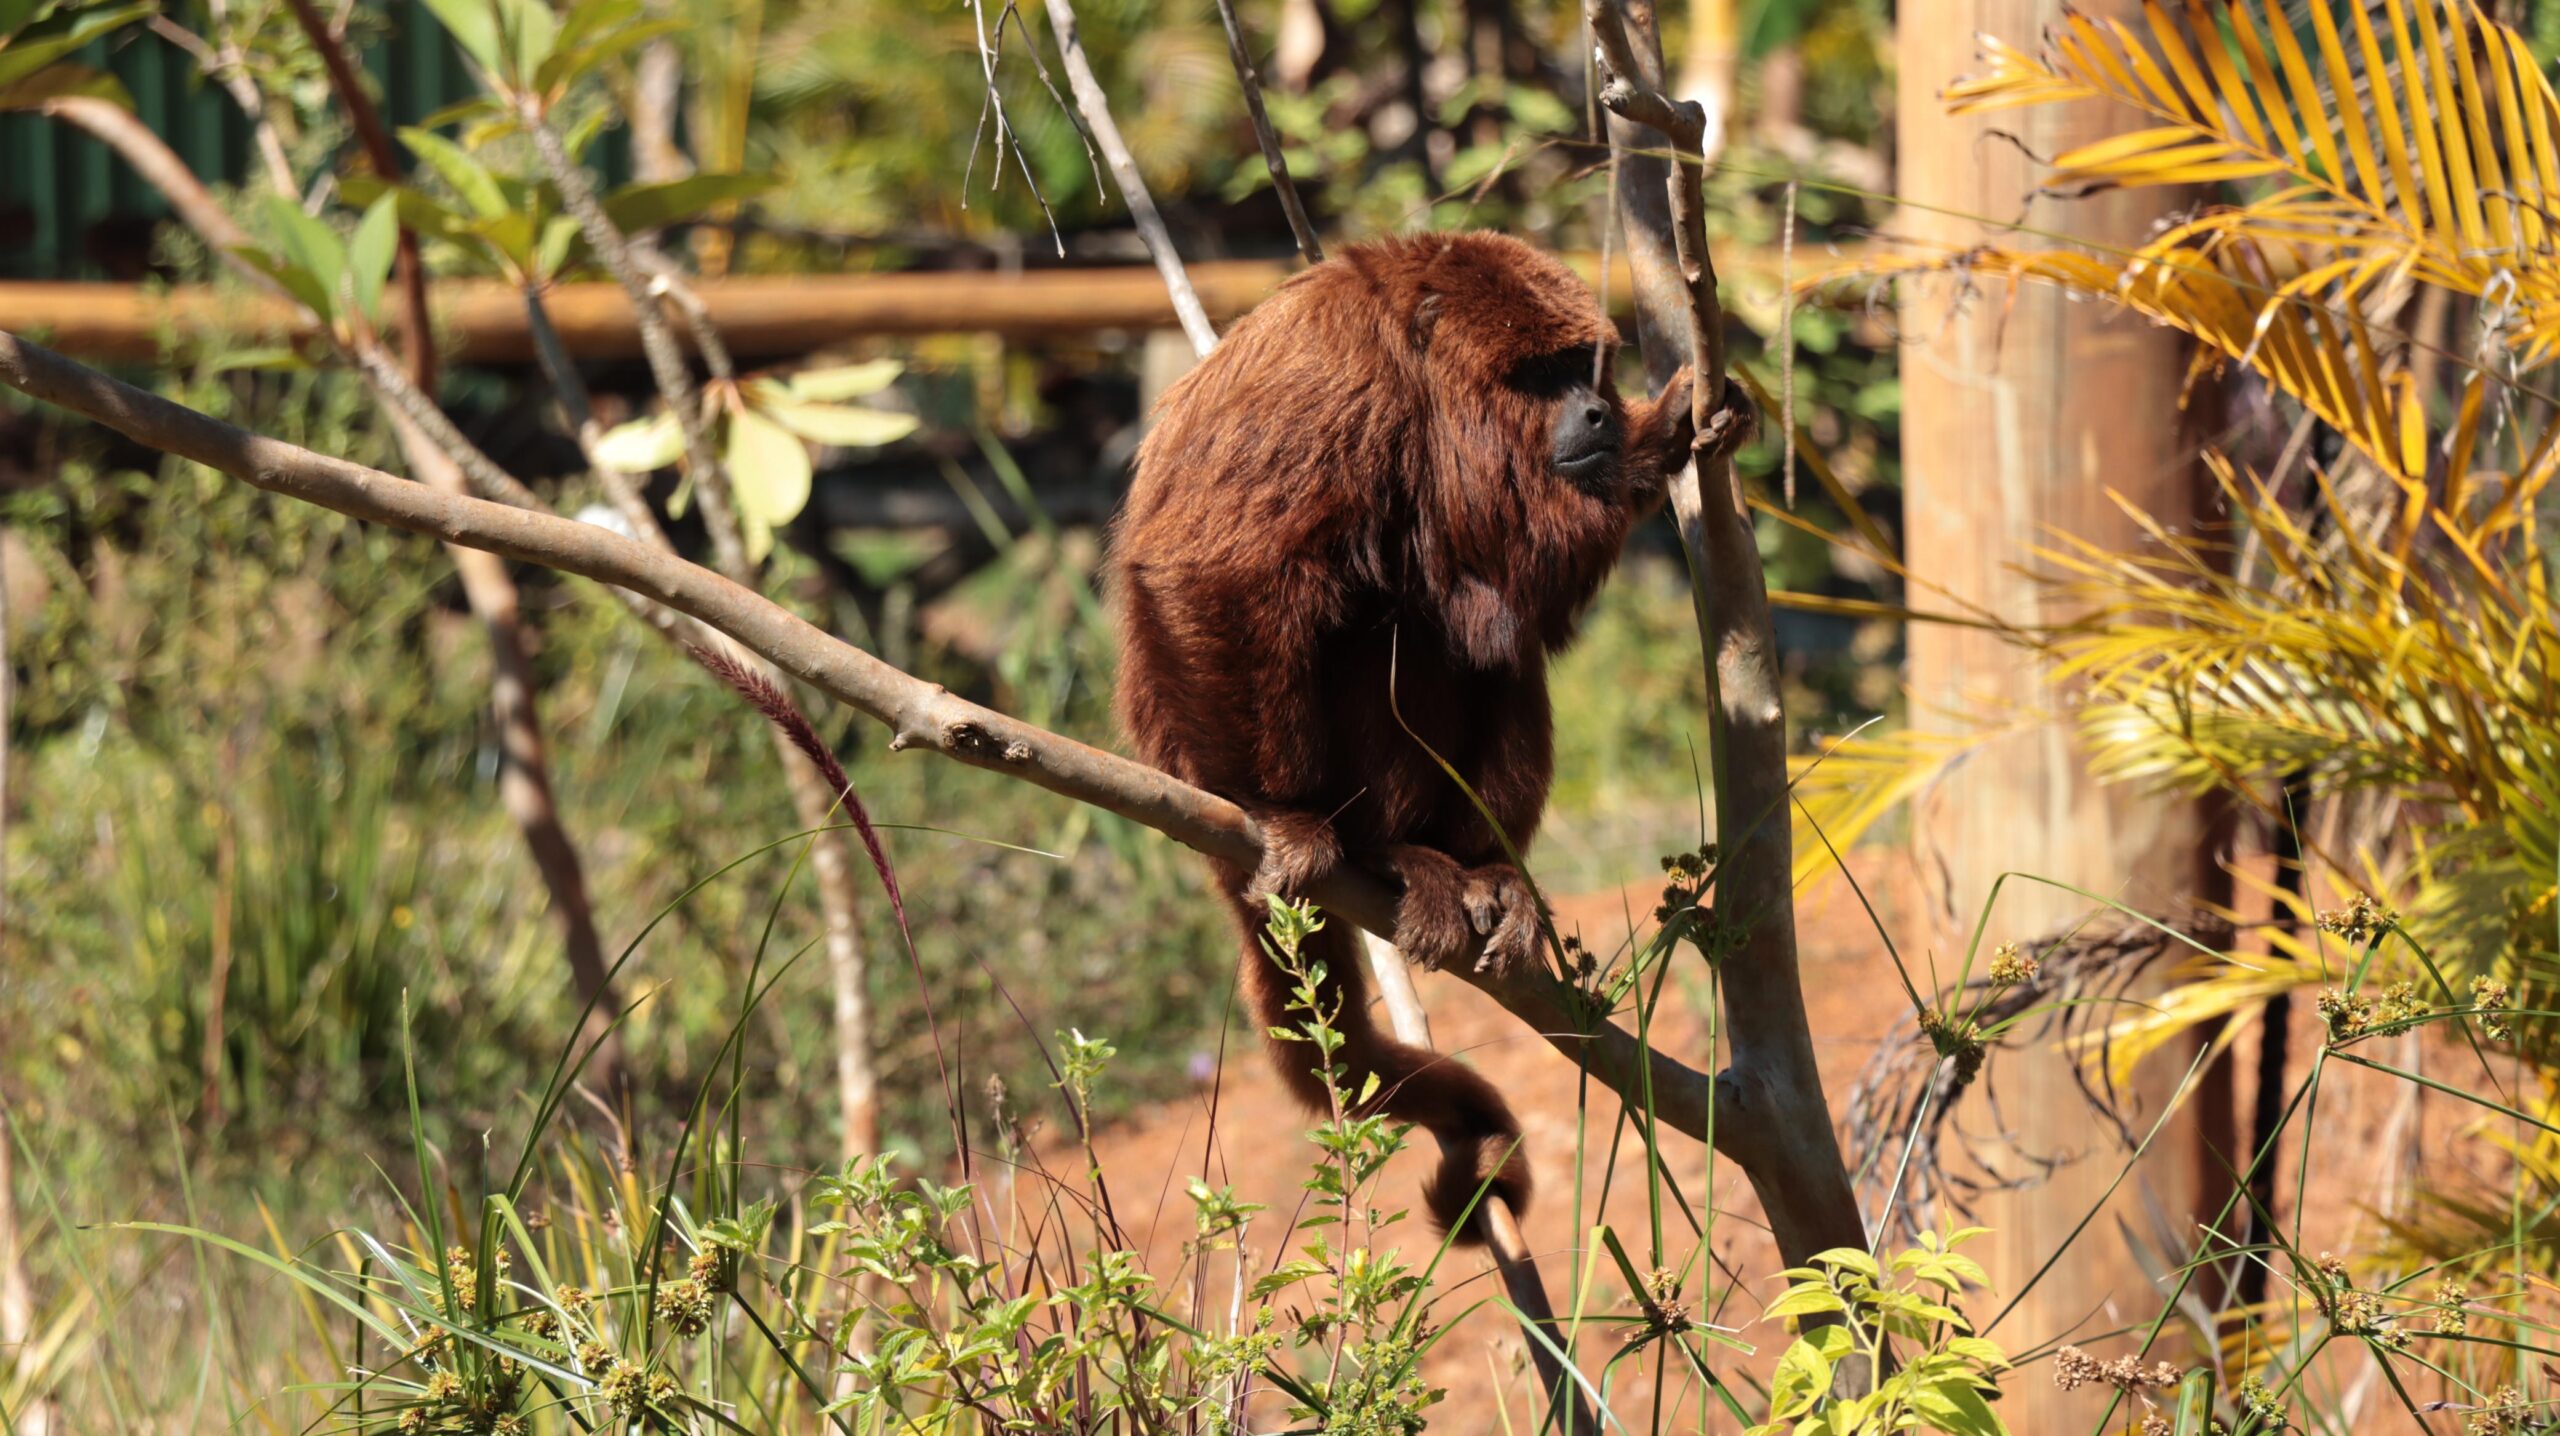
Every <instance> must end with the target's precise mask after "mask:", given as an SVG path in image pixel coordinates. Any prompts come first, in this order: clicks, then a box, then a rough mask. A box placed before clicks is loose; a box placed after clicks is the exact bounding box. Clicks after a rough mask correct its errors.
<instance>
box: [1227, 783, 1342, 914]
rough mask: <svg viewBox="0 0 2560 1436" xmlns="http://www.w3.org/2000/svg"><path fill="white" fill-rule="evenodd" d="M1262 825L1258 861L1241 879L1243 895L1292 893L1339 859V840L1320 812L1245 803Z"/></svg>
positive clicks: (1255, 898) (1260, 897) (1301, 890)
mask: <svg viewBox="0 0 2560 1436" xmlns="http://www.w3.org/2000/svg"><path fill="white" fill-rule="evenodd" d="M1244 808H1245V812H1246V813H1247V814H1248V815H1250V816H1251V817H1252V819H1253V824H1254V826H1255V827H1257V828H1260V829H1262V864H1261V866H1259V867H1257V868H1255V869H1254V870H1253V876H1252V877H1251V878H1249V879H1247V880H1246V882H1245V888H1244V891H1245V896H1246V897H1248V898H1250V899H1252V900H1253V901H1254V902H1255V903H1256V904H1259V903H1260V902H1261V901H1262V900H1263V899H1264V898H1267V897H1271V896H1274V895H1277V896H1280V897H1296V896H1298V895H1299V894H1301V893H1304V892H1305V891H1306V890H1307V889H1308V887H1310V886H1311V885H1313V884H1314V883H1315V882H1316V880H1317V879H1319V878H1322V877H1323V876H1324V875H1325V874H1326V873H1329V872H1331V871H1333V870H1334V869H1335V868H1336V867H1338V866H1340V865H1341V863H1342V840H1341V839H1340V838H1337V837H1335V836H1334V831H1333V824H1332V823H1330V822H1328V821H1326V820H1325V817H1324V815H1323V814H1321V813H1310V812H1306V811H1304V810H1302V809H1298V808H1270V807H1263V806H1260V805H1258V804H1253V803H1247V804H1245V805H1244Z"/></svg>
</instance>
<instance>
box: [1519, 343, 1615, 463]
mask: <svg viewBox="0 0 2560 1436" xmlns="http://www.w3.org/2000/svg"><path fill="white" fill-rule="evenodd" d="M1606 363H1607V358H1606V355H1605V351H1602V350H1597V349H1594V348H1592V347H1590V346H1587V345H1586V346H1578V347H1575V348H1570V349H1566V350H1564V351H1562V352H1560V353H1557V354H1552V355H1548V356H1545V357H1543V358H1540V359H1536V360H1533V361H1531V362H1530V363H1528V364H1525V365H1522V366H1520V369H1519V371H1518V372H1515V373H1514V374H1512V375H1511V376H1510V383H1511V386H1512V387H1514V388H1517V389H1519V390H1521V391H1522V392H1523V393H1524V394H1526V395H1527V396H1528V397H1530V398H1531V399H1533V400H1534V401H1535V402H1536V403H1537V404H1538V405H1539V406H1540V407H1541V408H1542V409H1544V410H1545V411H1546V413H1547V414H1548V415H1549V418H1548V424H1547V427H1548V437H1547V452H1548V457H1549V462H1550V463H1551V464H1552V465H1553V466H1554V468H1555V471H1556V474H1557V475H1558V476H1559V477H1561V478H1563V479H1564V480H1565V481H1566V482H1568V483H1571V484H1572V485H1573V486H1574V487H1576V488H1578V489H1580V490H1582V491H1583V492H1584V493H1587V494H1589V495H1591V496H1592V497H1594V498H1600V499H1616V498H1619V497H1621V496H1622V493H1623V490H1624V488H1625V486H1626V463H1625V460H1626V447H1627V423H1626V414H1625V410H1624V406H1623V405H1622V404H1620V403H1619V401H1618V395H1617V391H1616V390H1615V389H1614V388H1613V387H1611V386H1610V384H1609V382H1608V373H1607V370H1606V368H1605V367H1604V366H1605V365H1606Z"/></svg>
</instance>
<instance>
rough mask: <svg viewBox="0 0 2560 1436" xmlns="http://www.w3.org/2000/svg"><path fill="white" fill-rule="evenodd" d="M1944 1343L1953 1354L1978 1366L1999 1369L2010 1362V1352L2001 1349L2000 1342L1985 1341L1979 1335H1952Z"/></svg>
mask: <svg viewBox="0 0 2560 1436" xmlns="http://www.w3.org/2000/svg"><path fill="white" fill-rule="evenodd" d="M1942 1344H1943V1345H1944V1346H1945V1347H1946V1349H1947V1351H1948V1352H1950V1353H1951V1354H1953V1355H1956V1356H1961V1357H1963V1358H1964V1359H1965V1360H1967V1361H1970V1362H1972V1363H1974V1364H1975V1365H1977V1366H1986V1367H1991V1368H1994V1369H1997V1368H2000V1367H2004V1366H2007V1365H2008V1364H2009V1353H2007V1352H2006V1351H2003V1350H2001V1349H2000V1345H1999V1343H1998V1342H1994V1341H1985V1340H1983V1339H1982V1338H1981V1337H1979V1336H1950V1337H1948V1338H1947V1339H1946V1341H1945V1342H1944V1343H1942Z"/></svg>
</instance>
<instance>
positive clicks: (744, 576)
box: [518, 98, 754, 587]
mask: <svg viewBox="0 0 2560 1436" xmlns="http://www.w3.org/2000/svg"><path fill="white" fill-rule="evenodd" d="M518 116H519V118H520V119H522V120H523V122H524V127H525V130H526V132H527V133H529V134H530V135H532V137H533V150H534V153H535V154H536V155H537V156H539V157H540V159H541V161H542V169H543V172H544V173H545V174H547V175H549V176H550V177H551V183H552V184H553V185H554V186H555V187H556V188H558V189H559V191H560V202H561V204H562V205H563V206H565V207H566V208H567V209H568V211H569V217H570V218H572V219H574V220H576V221H577V222H578V231H579V233H581V234H583V235H585V236H586V240H587V247H588V248H589V249H592V250H594V251H595V255H596V258H597V259H598V260H600V261H602V262H603V264H604V267H605V272H606V273H608V274H611V275H612V276H613V278H614V282H615V283H617V284H620V285H621V286H622V292H623V294H624V295H625V296H626V297H628V298H629V300H630V301H631V319H632V323H634V324H635V325H637V326H638V327H639V330H640V352H641V353H642V354H643V355H644V356H646V357H647V359H648V361H649V376H650V378H651V379H652V380H654V381H655V382H656V384H657V386H658V396H659V398H660V399H661V400H663V401H664V402H665V403H666V406H667V409H668V411H669V412H671V413H673V414H674V415H675V418H676V424H677V426H678V428H679V430H680V431H681V432H682V433H683V435H684V457H685V466H686V468H687V469H688V470H689V471H690V472H691V473H692V474H693V482H694V486H695V489H696V492H697V494H698V495H699V497H700V500H701V503H702V517H703V526H704V527H705V528H706V529H708V530H709V531H710V533H711V551H712V553H713V555H714V556H715V557H716V558H717V559H718V560H719V566H720V571H721V572H722V573H724V574H727V575H728V576H729V577H730V578H731V579H732V580H733V581H736V582H740V583H746V584H748V586H749V587H753V586H754V585H753V584H752V582H750V580H751V578H752V567H753V566H752V565H750V564H749V563H748V562H747V546H746V541H745V539H744V537H743V536H742V531H741V529H740V528H739V525H738V513H737V508H736V506H735V505H734V504H732V503H731V501H730V488H729V470H728V468H727V467H726V466H724V465H723V464H722V463H721V461H720V455H719V453H718V451H717V450H715V449H713V448H712V447H711V429H710V425H709V424H708V423H707V422H705V416H704V414H703V411H702V402H701V397H700V394H699V393H698V391H696V389H695V388H694V384H693V372H692V370H691V369H690V368H689V367H688V366H687V365H686V363H685V358H684V351H683V350H682V349H680V348H678V347H677V345H676V336H675V331H674V330H673V329H672V328H670V327H668V324H667V319H666V315H665V313H664V312H663V311H661V310H660V309H659V308H658V291H657V288H656V286H654V285H653V284H652V282H651V278H650V276H649V275H648V274H647V273H646V272H644V271H643V270H642V268H641V266H640V261H639V260H638V259H637V258H635V257H634V256H633V254H632V251H631V244H630V241H629V240H627V239H625V238H624V237H623V233H622V231H621V229H620V228H618V227H617V226H616V225H615V224H614V222H613V217H612V216H610V215H608V214H606V213H605V212H604V203H603V201H601V200H599V199H598V198H596V187H595V182H594V181H593V180H591V179H589V178H588V177H587V172H586V169H585V168H584V167H583V166H581V165H580V164H578V162H577V161H575V160H573V159H571V158H569V147H568V145H567V144H566V143H565V142H563V141H562V140H561V138H560V132H559V131H558V130H557V129H555V128H553V127H552V124H551V120H550V117H549V116H547V115H545V114H544V113H543V112H542V108H541V106H540V104H539V103H538V102H536V101H535V100H533V99H531V98H525V99H522V100H520V102H519V105H518Z"/></svg>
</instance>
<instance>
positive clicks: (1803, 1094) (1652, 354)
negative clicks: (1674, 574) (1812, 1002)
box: [1584, 0, 1866, 1265]
mask: <svg viewBox="0 0 2560 1436" xmlns="http://www.w3.org/2000/svg"><path fill="white" fill-rule="evenodd" d="M1623 11H1624V13H1623V14H1622V7H1621V4H1619V3H1613V0H1584V16H1585V18H1586V19H1587V20H1588V21H1589V23H1590V26H1591V30H1592V34H1593V37H1594V39H1595V41H1596V55H1595V60H1596V62H1597V65H1598V73H1599V75H1600V77H1601V79H1602V81H1603V83H1602V86H1601V94H1600V99H1601V103H1602V104H1603V105H1605V106H1606V107H1607V108H1608V110H1609V112H1610V114H1611V116H1612V117H1613V122H1612V124H1611V126H1610V135H1611V147H1612V149H1613V151H1614V150H1620V149H1632V148H1637V147H1640V146H1641V145H1642V143H1643V140H1644V138H1645V136H1644V132H1645V131H1648V130H1649V131H1651V132H1652V133H1653V134H1654V135H1655V136H1657V137H1658V138H1659V139H1660V140H1661V141H1667V142H1668V144H1669V146H1670V150H1671V158H1672V160H1673V161H1674V163H1673V164H1672V165H1670V166H1669V167H1668V172H1667V173H1664V172H1663V169H1662V167H1660V166H1659V165H1658V163H1657V164H1655V165H1650V166H1648V167H1647V168H1648V169H1649V170H1650V171H1651V172H1653V173H1663V179H1662V181H1661V184H1660V186H1659V187H1658V188H1655V189H1654V192H1653V195H1652V196H1651V197H1649V198H1646V197H1642V196H1641V192H1642V191H1644V190H1645V189H1647V188H1648V186H1647V185H1645V184H1643V183H1630V184H1629V185H1628V186H1627V189H1626V192H1625V194H1624V203H1625V206H1626V214H1625V222H1626V228H1627V235H1628V241H1629V248H1630V250H1631V251H1632V254H1631V258H1632V259H1633V260H1634V263H1635V266H1636V292H1637V300H1638V305H1639V312H1638V325H1639V332H1640V334H1641V337H1642V341H1643V347H1644V351H1645V363H1646V367H1647V368H1648V369H1650V370H1652V371H1653V372H1654V374H1655V375H1656V377H1657V378H1658V379H1659V378H1666V377H1668V375H1669V374H1670V372H1671V371H1672V370H1674V369H1676V368H1677V367H1678V366H1679V364H1680V362H1681V361H1682V359H1684V358H1685V359H1686V360H1687V361H1688V362H1689V363H1690V364H1691V365H1692V366H1693V370H1694V372H1695V374H1696V376H1697V377H1696V382H1695V383H1694V384H1693V385H1692V387H1691V398H1692V402H1693V403H1694V404H1695V405H1696V409H1695V410H1694V412H1695V415H1696V419H1697V430H1698V435H1699V441H1700V444H1701V446H1702V449H1704V446H1705V445H1707V444H1708V443H1709V442H1711V441H1712V438H1713V437H1714V436H1715V435H1716V433H1717V432H1718V429H1717V426H1716V425H1714V424H1713V423H1712V422H1711V420H1712V419H1713V418H1714V417H1716V416H1717V415H1718V413H1719V411H1720V410H1721V409H1722V407H1723V401H1724V389H1725V372H1724V369H1725V350H1724V312H1723V308H1722V306H1721V305H1720V304H1719V302H1718V299H1717V295H1716V277H1715V265H1714V262H1713V260H1712V258H1711V256H1710V255H1709V254H1708V251H1707V244H1706V214H1705V208H1706V204H1705V193H1704V177H1705V176H1704V171H1705V158H1704V154H1703V151H1702V149H1701V145H1702V143H1703V139H1704V135H1705V130H1706V117H1705V115H1704V113H1703V111H1701V110H1700V108H1699V107H1698V106H1697V105H1696V104H1695V103H1675V102H1674V101H1672V100H1670V99H1668V98H1666V97H1665V96H1664V95H1663V93H1662V88H1661V86H1662V50H1661V40H1660V37H1659V35H1658V34H1657V33H1656V31H1655V28H1654V25H1653V16H1652V6H1651V4H1650V3H1649V0H1629V3H1626V4H1624V6H1623ZM1629 19H1632V20H1633V21H1634V23H1633V24H1632V25H1630V24H1629V23H1628V20H1629ZM1639 46H1641V48H1639ZM1632 158H1633V157H1632V156H1622V157H1621V163H1627V162H1628V160H1630V159H1632ZM1632 168H1633V166H1631V169H1632ZM1666 238H1667V239H1668V240H1669V243H1668V244H1665V243H1664V242H1663V241H1664V240H1665V239H1666ZM1666 250H1667V251H1669V253H1668V254H1666V253H1665V251H1666ZM1666 260H1667V261H1668V262H1667V263H1666ZM1684 324H1685V327H1686V330H1687V332H1686V333H1685V334H1683V333H1682V332H1681V329H1682V327H1683V325H1684ZM1707 452H1711V453H1713V452H1716V451H1714V450H1707ZM1710 471H1712V472H1710ZM1710 487H1711V488H1712V489H1713V490H1714V492H1715V493H1716V494H1717V495H1718V497H1719V499H1720V500H1721V501H1716V502H1711V501H1709V499H1708V497H1707V493H1708V490H1709V489H1710ZM1671 497H1672V507H1673V511H1674V513H1675V515H1676V516H1677V518H1678V520H1679V525H1680V537H1681V542H1682V543H1683V545H1684V546H1685V547H1686V548H1687V549H1688V553H1689V561H1690V566H1691V570H1692V573H1693V575H1694V582H1695V584H1696V593H1697V606H1698V617H1699V637H1700V639H1701V641H1702V644H1703V646H1704V648H1705V650H1706V679H1707V694H1708V706H1709V712H1708V719H1709V737H1710V740H1711V752H1712V755H1713V763H1712V767H1713V772H1714V782H1715V795H1716V838H1717V841H1718V843H1719V844H1720V845H1721V847H1722V850H1723V852H1722V857H1721V860H1720V861H1719V863H1718V865H1717V869H1716V880H1715V914H1716V921H1717V923H1718V924H1719V925H1720V926H1722V927H1724V928H1725V929H1726V930H1727V931H1729V932H1731V933H1734V934H1736V935H1737V937H1738V941H1737V942H1736V943H1735V945H1734V946H1733V948H1732V950H1731V953H1730V955H1729V956H1727V957H1726V958H1725V959H1724V960H1723V962H1722V965H1721V969H1720V971H1721V975H1722V981H1721V983H1720V984H1719V986H1720V987H1721V989H1722V991H1723V995H1724V1003H1725V1021H1724V1023H1723V1024H1722V1025H1723V1028H1724V1030H1725V1031H1726V1032H1728V1033H1730V1034H1731V1053H1732V1062H1731V1065H1730V1066H1729V1067H1728V1068H1727V1069H1726V1070H1725V1071H1724V1072H1723V1073H1722V1074H1720V1075H1719V1076H1718V1078H1717V1081H1716V1092H1717V1098H1718V1109H1719V1115H1722V1113H1723V1112H1724V1111H1727V1110H1735V1111H1737V1114H1739V1113H1745V1112H1747V1113H1749V1114H1751V1116H1752V1123H1751V1132H1750V1135H1749V1136H1748V1137H1747V1138H1745V1137H1742V1136H1740V1135H1739V1134H1735V1133H1732V1132H1731V1131H1730V1128H1729V1127H1727V1126H1723V1125H1720V1126H1719V1127H1718V1128H1717V1130H1716V1134H1715V1135H1716V1138H1717V1146H1718V1147H1719V1148H1729V1149H1730V1151H1731V1154H1732V1155H1733V1156H1734V1159H1735V1161H1736V1164H1737V1165H1739V1166H1740V1167H1741V1168H1742V1170H1743V1173H1744V1175H1745V1176H1746V1177H1747V1178H1748V1179H1749V1180H1750V1182H1751V1186H1752V1190H1753V1191H1754V1192H1755V1193H1757V1194H1758V1196H1759V1199H1760V1205H1761V1208H1762V1210H1763V1211H1764V1212H1765V1213H1766V1214H1767V1216H1768V1219H1769V1226H1770V1229H1771V1231H1772V1233H1773V1234H1774V1235H1775V1236H1776V1238H1777V1242H1778V1250H1779V1252H1780V1254H1781V1255H1782V1256H1783V1257H1784V1258H1785V1259H1786V1261H1787V1262H1788V1263H1789V1264H1790V1265H1796V1264H1801V1263H1802V1262H1803V1261H1804V1260H1805V1259H1806V1258H1807V1257H1809V1256H1811V1255H1812V1254H1813V1253H1815V1252H1818V1251H1822V1250H1824V1249H1826V1248H1829V1247H1837V1246H1858V1247H1863V1246H1864V1245H1865V1244H1866V1237H1865V1222H1864V1219H1863V1217H1862V1216H1861V1215H1860V1213H1859V1211H1858V1204H1857V1198H1856V1195H1855V1193H1854V1192H1853V1191H1852V1189H1851V1187H1850V1183H1849V1176H1848V1169H1847V1167H1846V1166H1845V1165H1844V1164H1843V1163H1842V1161H1841V1159H1840V1146H1839V1142H1838V1140H1837V1139H1836V1138H1835V1136H1834V1135H1833V1132H1832V1126H1831V1111H1830V1106H1829V1104H1828V1103H1827V1101H1826V1100H1825V1099H1824V1096H1823V1090H1822V1073H1821V1069H1820V1067H1819V1066H1818V1065H1817V1063H1816V1061H1815V1058H1814V1050H1813V1036H1812V1031H1811V1028H1810V1025H1809V1023H1808V1020H1807V1018H1806V1015H1805V1005H1804V989H1803V986H1802V982H1801V978H1800V976H1799V973H1798V968H1797V953H1796V929H1795V883H1794V875H1793V871H1792V868H1793V846H1794V843H1793V833H1792V831H1791V828H1790V817H1791V813H1792V809H1791V808H1790V806H1789V801H1788V794H1787V731H1786V708H1785V702H1784V696H1783V692H1782V689H1781V688H1780V682H1779V678H1780V675H1779V665H1778V649H1777V641H1776V638H1775V636H1774V634H1773V633H1772V631H1771V628H1770V623H1769V593H1768V587H1767V583H1766V580H1765V579H1764V578H1763V576H1762V573H1761V568H1760V551H1759V545H1758V541H1757V538H1756V536H1755V534H1754V532H1753V528H1752V521H1751V515H1750V511H1749V510H1748V509H1747V508H1745V507H1744V506H1743V503H1742V493H1741V484H1740V480H1739V479H1738V478H1737V477H1736V476H1735V474H1734V471H1733V464H1732V461H1731V459H1730V458H1729V457H1724V456H1718V457H1714V458H1712V459H1711V460H1709V461H1707V462H1705V463H1702V464H1693V465H1691V467H1690V470H1689V472H1688V473H1687V474H1685V475H1683V476H1682V478H1681V479H1680V480H1679V481H1678V482H1675V483H1674V484H1673V485H1672V490H1671Z"/></svg>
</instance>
